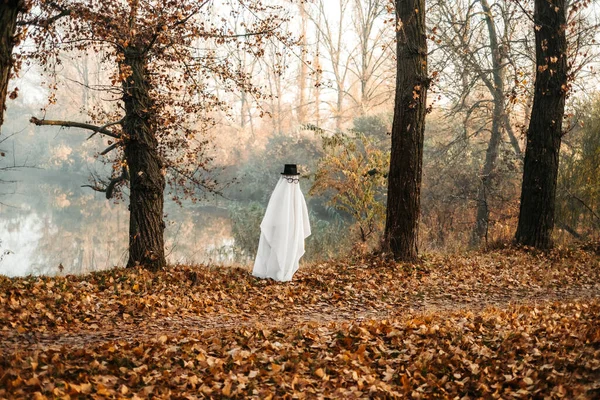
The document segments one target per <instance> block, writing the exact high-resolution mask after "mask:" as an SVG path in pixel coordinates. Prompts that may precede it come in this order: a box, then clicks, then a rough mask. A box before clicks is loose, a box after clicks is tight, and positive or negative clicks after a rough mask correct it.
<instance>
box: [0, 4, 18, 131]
mask: <svg viewBox="0 0 600 400" xmlns="http://www.w3.org/2000/svg"><path fill="white" fill-rule="evenodd" d="M23 6H24V2H23V0H1V1H0V127H2V124H3V123H4V110H5V109H6V96H7V94H8V80H9V78H10V73H11V71H12V65H13V59H12V52H13V47H14V45H15V40H14V38H15V34H16V32H17V17H18V15H19V12H20V11H21V10H22V8H23Z"/></svg>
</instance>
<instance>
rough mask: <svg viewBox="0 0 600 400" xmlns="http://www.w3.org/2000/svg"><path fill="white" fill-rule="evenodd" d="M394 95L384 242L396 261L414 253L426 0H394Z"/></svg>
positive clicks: (423, 98)
mask: <svg viewBox="0 0 600 400" xmlns="http://www.w3.org/2000/svg"><path fill="white" fill-rule="evenodd" d="M396 63H397V64H396V66H397V67H396V68H397V74H396V98H395V104H394V121H393V124H392V148H391V157H390V172H389V174H388V200H387V215H386V225H385V236H384V242H383V247H384V249H388V250H389V251H391V252H392V254H393V256H394V258H395V259H397V260H404V261H414V260H416V258H417V255H418V249H417V238H418V230H419V213H420V205H421V203H420V196H421V175H422V173H421V172H422V165H423V135H424V131H425V114H426V100H427V89H428V86H429V77H428V76H427V40H426V28H425V0H396Z"/></svg>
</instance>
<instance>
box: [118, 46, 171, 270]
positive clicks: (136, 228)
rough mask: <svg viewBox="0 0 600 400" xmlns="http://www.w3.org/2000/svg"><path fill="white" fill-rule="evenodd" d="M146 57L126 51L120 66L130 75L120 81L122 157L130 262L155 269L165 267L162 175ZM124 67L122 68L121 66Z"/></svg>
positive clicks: (138, 51) (163, 180)
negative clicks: (126, 182) (127, 181)
mask: <svg viewBox="0 0 600 400" xmlns="http://www.w3.org/2000/svg"><path fill="white" fill-rule="evenodd" d="M147 63H148V60H147V59H146V57H145V55H144V54H143V53H142V52H141V51H140V50H138V49H136V48H134V47H130V48H128V49H127V50H125V58H124V60H123V62H122V64H121V67H124V66H127V67H129V68H131V71H132V74H131V76H129V77H128V78H127V79H126V80H124V81H123V83H122V86H123V91H124V95H123V102H124V104H125V118H124V120H123V131H124V135H125V136H126V138H125V146H124V150H125V159H126V160H127V165H128V166H129V176H130V201H129V212H130V215H129V261H128V262H127V267H133V266H136V265H142V266H143V267H144V268H147V269H150V270H153V271H156V270H158V269H161V268H164V267H165V266H166V260H165V252H164V230H165V224H164V221H163V203H164V197H163V196H164V190H165V177H164V175H163V172H164V168H163V167H164V166H163V161H162V159H161V157H160V155H159V153H158V140H157V138H156V137H155V130H156V123H157V122H156V118H155V114H156V110H155V108H154V104H153V101H152V98H151V97H150V84H149V81H148V70H147ZM122 69H123V68H122Z"/></svg>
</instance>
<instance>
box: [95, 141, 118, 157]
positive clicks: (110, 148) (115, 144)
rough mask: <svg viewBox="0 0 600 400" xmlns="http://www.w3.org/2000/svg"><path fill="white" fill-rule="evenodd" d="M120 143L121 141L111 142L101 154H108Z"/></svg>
mask: <svg viewBox="0 0 600 400" xmlns="http://www.w3.org/2000/svg"><path fill="white" fill-rule="evenodd" d="M120 144H121V143H120V142H115V143H113V144H111V145H110V146H108V147H107V148H106V149H104V151H102V153H100V155H101V156H105V155H107V154H108V153H110V152H111V151H113V150H114V149H116V148H117V147H118V146H119V145H120Z"/></svg>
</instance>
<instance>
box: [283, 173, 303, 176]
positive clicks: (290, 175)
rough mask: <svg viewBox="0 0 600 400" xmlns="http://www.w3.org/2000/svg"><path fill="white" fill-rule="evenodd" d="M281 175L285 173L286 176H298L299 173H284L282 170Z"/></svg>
mask: <svg viewBox="0 0 600 400" xmlns="http://www.w3.org/2000/svg"><path fill="white" fill-rule="evenodd" d="M281 175H287V176H299V175H300V174H298V173H296V174H286V173H285V172H282V173H281Z"/></svg>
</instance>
